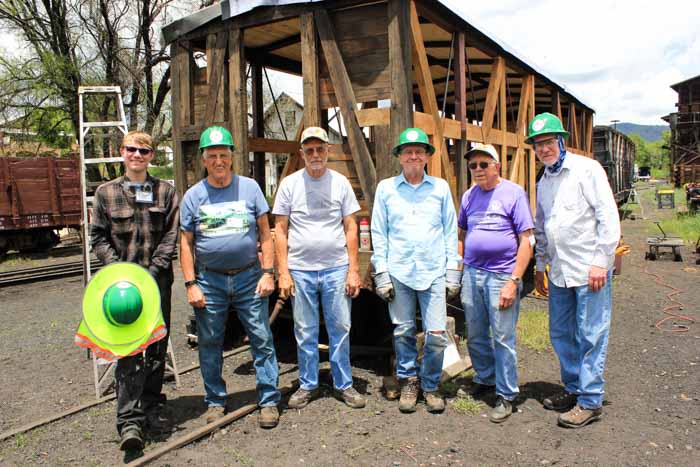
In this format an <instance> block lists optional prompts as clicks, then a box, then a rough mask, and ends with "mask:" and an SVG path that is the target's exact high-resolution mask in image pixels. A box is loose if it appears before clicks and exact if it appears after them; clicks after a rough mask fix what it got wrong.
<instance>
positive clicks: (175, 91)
mask: <svg viewBox="0 0 700 467" xmlns="http://www.w3.org/2000/svg"><path fill="white" fill-rule="evenodd" d="M187 53H188V52H187V50H186V49H185V48H184V47H182V44H180V43H179V42H173V43H172V44H170V57H172V58H171V63H170V73H171V74H170V76H171V77H172V79H171V82H172V88H171V89H170V102H171V104H170V105H171V107H172V119H173V172H174V176H175V187H176V188H177V191H178V194H179V195H180V197H182V195H183V194H184V193H185V190H186V189H187V186H186V178H185V167H184V166H185V160H184V157H185V156H184V154H183V152H182V141H181V138H182V136H181V128H182V121H183V120H184V119H185V112H184V109H183V107H182V106H181V99H182V94H183V92H184V89H183V88H185V87H187V88H190V80H189V79H185V73H183V68H184V67H185V66H186V65H187V62H186V59H187V57H186V55H187ZM187 76H188V77H189V73H187ZM187 108H188V109H189V106H187ZM188 115H189V114H188ZM186 122H187V123H189V118H188V119H187V120H186Z"/></svg>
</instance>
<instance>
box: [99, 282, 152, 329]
mask: <svg viewBox="0 0 700 467" xmlns="http://www.w3.org/2000/svg"><path fill="white" fill-rule="evenodd" d="M142 309H143V299H142V298H141V292H139V289H138V287H136V286H135V285H134V284H132V283H131V282H129V281H120V282H117V283H116V284H113V285H111V286H110V287H109V288H108V289H107V290H106V291H105V294H104V296H103V297H102V311H103V313H104V315H105V318H106V319H107V321H108V322H109V323H110V324H111V325H113V326H125V325H127V324H131V323H133V322H134V321H136V320H137V319H138V318H139V316H141V310H142Z"/></svg>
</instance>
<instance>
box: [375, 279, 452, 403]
mask: <svg viewBox="0 0 700 467" xmlns="http://www.w3.org/2000/svg"><path fill="white" fill-rule="evenodd" d="M391 282H392V283H393V284H394V295H395V296H394V299H393V300H392V301H391V302H389V314H390V315H391V322H392V323H394V325H395V328H394V350H395V352H396V376H397V377H398V378H399V379H404V378H412V377H415V376H417V373H418V370H417V368H418V363H417V359H418V349H417V348H416V308H417V307H420V312H421V318H422V321H423V332H424V334H425V345H424V346H423V361H422V363H421V367H420V382H421V388H422V389H423V391H436V390H437V388H438V384H440V376H441V374H442V359H443V356H444V351H445V348H446V347H447V336H446V331H445V329H446V327H447V304H446V302H445V277H444V276H440V277H438V278H437V279H435V281H434V282H433V283H432V284H431V285H430V287H429V288H427V289H426V290H414V289H412V288H410V287H408V286H407V285H404V284H402V283H401V282H399V281H398V280H397V279H396V278H394V277H393V276H392V277H391ZM433 331H437V332H441V333H439V334H433V333H432V332H433Z"/></svg>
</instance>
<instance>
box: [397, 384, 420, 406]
mask: <svg viewBox="0 0 700 467" xmlns="http://www.w3.org/2000/svg"><path fill="white" fill-rule="evenodd" d="M399 384H400V385H401V398H400V399H399V410H400V411H401V412H403V413H411V412H415V411H416V402H417V401H418V392H419V391H420V386H419V382H418V378H417V377H415V376H414V377H413V378H406V379H401V380H399Z"/></svg>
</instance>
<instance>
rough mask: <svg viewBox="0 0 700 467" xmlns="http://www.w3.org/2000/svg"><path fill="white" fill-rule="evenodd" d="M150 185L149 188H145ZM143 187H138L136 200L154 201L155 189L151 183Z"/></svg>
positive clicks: (140, 201) (141, 201) (139, 201)
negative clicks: (152, 188) (153, 189)
mask: <svg viewBox="0 0 700 467" xmlns="http://www.w3.org/2000/svg"><path fill="white" fill-rule="evenodd" d="M146 186H147V187H148V189H144V188H146ZM146 186H144V187H143V188H137V189H136V202H137V203H152V202H153V191H152V190H151V187H150V186H149V185H146Z"/></svg>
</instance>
